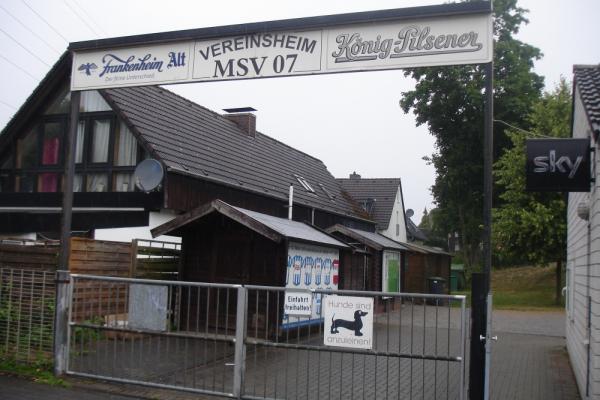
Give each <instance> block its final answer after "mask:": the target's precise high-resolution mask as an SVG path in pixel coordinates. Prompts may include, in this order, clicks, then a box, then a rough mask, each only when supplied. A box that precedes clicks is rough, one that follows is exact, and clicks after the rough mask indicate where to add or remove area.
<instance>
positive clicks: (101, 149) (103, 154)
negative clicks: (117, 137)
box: [92, 121, 110, 163]
mask: <svg viewBox="0 0 600 400" xmlns="http://www.w3.org/2000/svg"><path fill="white" fill-rule="evenodd" d="M109 137H110V121H94V131H93V139H92V162H93V163H105V162H107V161H108V139H109Z"/></svg>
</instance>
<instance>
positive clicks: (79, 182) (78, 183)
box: [73, 174, 83, 192]
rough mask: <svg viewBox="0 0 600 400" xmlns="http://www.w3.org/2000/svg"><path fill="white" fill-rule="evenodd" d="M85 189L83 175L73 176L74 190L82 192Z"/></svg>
mask: <svg viewBox="0 0 600 400" xmlns="http://www.w3.org/2000/svg"><path fill="white" fill-rule="evenodd" d="M82 189H83V175H81V174H75V176H74V178H73V192H81V191H82Z"/></svg>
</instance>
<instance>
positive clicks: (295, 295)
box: [283, 291, 313, 317]
mask: <svg viewBox="0 0 600 400" xmlns="http://www.w3.org/2000/svg"><path fill="white" fill-rule="evenodd" d="M312 305H313V295H312V293H311V292H292V291H286V292H285V301H284V303H283V312H284V313H285V314H287V315H301V316H305V317H310V316H311V315H312Z"/></svg>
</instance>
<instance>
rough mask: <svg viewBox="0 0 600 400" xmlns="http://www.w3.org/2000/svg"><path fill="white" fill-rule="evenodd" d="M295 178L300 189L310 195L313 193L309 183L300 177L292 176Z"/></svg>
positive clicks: (313, 190)
mask: <svg viewBox="0 0 600 400" xmlns="http://www.w3.org/2000/svg"><path fill="white" fill-rule="evenodd" d="M294 176H295V177H296V179H297V180H298V182H299V183H300V184H301V185H302V187H303V188H304V189H305V190H306V191H307V192H310V193H314V192H315V189H313V187H312V186H310V183H308V182H307V181H306V179H304V178H303V177H301V176H300V175H294Z"/></svg>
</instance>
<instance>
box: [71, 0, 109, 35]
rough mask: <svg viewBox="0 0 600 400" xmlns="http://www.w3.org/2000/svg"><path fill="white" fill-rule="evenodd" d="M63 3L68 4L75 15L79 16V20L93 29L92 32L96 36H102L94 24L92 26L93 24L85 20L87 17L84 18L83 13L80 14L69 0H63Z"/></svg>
mask: <svg viewBox="0 0 600 400" xmlns="http://www.w3.org/2000/svg"><path fill="white" fill-rule="evenodd" d="M63 3H65V5H66V6H67V7H69V10H71V11H73V14H75V16H76V17H77V18H79V20H80V21H81V22H83V23H84V24H85V26H87V27H88V28H90V30H91V31H92V33H93V34H94V35H96V36H100V34H99V33H98V32H97V31H96V30H95V29H94V28H92V26H91V25H90V24H89V23H88V22H87V21H86V20H85V19H84V18H83V17H82V16H81V14H79V13H78V12H77V10H75V8H73V6H71V5H70V4H69V3H67V0H63Z"/></svg>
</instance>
